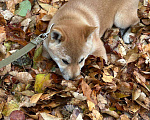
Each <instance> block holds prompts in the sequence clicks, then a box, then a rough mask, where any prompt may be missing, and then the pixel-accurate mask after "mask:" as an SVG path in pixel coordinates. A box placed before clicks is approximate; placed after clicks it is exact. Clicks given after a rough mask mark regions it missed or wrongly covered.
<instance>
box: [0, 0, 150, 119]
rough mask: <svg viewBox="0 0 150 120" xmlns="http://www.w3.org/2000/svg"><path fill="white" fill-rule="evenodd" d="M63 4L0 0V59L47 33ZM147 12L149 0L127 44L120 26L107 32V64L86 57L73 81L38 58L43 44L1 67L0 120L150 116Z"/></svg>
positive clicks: (144, 1)
mask: <svg viewBox="0 0 150 120" xmlns="http://www.w3.org/2000/svg"><path fill="white" fill-rule="evenodd" d="M66 2H67V1H65V0H40V1H35V0H29V1H28V0H0V60H2V59H4V58H6V57H8V56H10V55H11V54H13V53H14V52H15V51H16V50H18V49H20V48H22V47H23V46H25V45H26V44H28V43H29V42H30V40H32V39H34V38H35V37H36V36H38V35H39V34H41V33H44V32H46V29H47V25H48V22H49V21H50V19H51V18H52V17H53V15H54V14H55V12H56V11H57V10H58V9H59V8H60V7H61V6H62V5H63V4H65V3H66ZM93 2H94V1H93ZM149 11H150V1H149V0H140V3H139V10H138V14H139V18H140V19H141V22H140V23H139V24H137V25H135V26H133V27H132V32H133V33H135V36H130V37H131V39H132V40H133V42H132V43H131V44H128V45H127V44H124V42H123V40H122V38H121V37H120V35H119V34H120V33H119V29H118V28H113V29H110V30H108V31H107V32H106V33H105V35H104V36H103V41H104V43H105V47H106V50H107V53H108V61H109V62H108V64H107V65H106V64H105V63H104V62H103V60H102V59H101V58H99V57H94V56H89V58H88V59H87V60H86V63H85V66H84V67H83V69H82V76H79V77H78V79H76V80H73V81H68V80H64V79H63V78H62V77H61V75H59V69H58V67H57V65H56V64H55V62H54V61H52V60H47V59H45V58H43V57H42V56H41V53H42V45H38V46H37V47H36V48H35V49H33V50H31V51H30V52H29V53H28V54H26V55H24V56H22V57H21V58H19V59H17V60H16V61H14V62H13V63H11V64H9V65H7V66H6V67H4V68H0V119H5V120H9V119H10V120H34V119H38V120H53V119H54V120H62V119H64V120H69V119H70V120H102V119H104V120H114V119H118V120H130V119H132V120H142V119H144V120H149V119H150V113H149V111H150V12H149ZM89 12H90V11H89ZM127 19H128V18H127Z"/></svg>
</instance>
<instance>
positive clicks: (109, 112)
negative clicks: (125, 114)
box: [102, 109, 119, 118]
mask: <svg viewBox="0 0 150 120" xmlns="http://www.w3.org/2000/svg"><path fill="white" fill-rule="evenodd" d="M102 113H106V114H109V115H111V116H113V117H114V118H119V115H118V113H116V112H115V111H110V110H109V109H105V110H102Z"/></svg>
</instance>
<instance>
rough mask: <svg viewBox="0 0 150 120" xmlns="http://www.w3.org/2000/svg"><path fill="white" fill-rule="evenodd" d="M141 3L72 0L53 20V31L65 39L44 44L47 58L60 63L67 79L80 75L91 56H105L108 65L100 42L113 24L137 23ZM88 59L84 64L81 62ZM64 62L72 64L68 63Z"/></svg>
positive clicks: (124, 0) (119, 0) (122, 25)
mask: <svg viewBox="0 0 150 120" xmlns="http://www.w3.org/2000/svg"><path fill="white" fill-rule="evenodd" d="M138 2H139V1H138V0H94V1H92V0H70V1H69V2H68V3H66V4H65V5H64V6H62V7H61V8H60V9H59V10H58V11H57V13H56V14H55V15H54V17H53V18H52V20H51V21H50V24H49V27H48V28H50V26H51V24H53V23H54V26H53V27H52V30H51V32H53V31H56V32H57V33H59V34H60V36H61V39H60V40H59V41H55V40H52V39H51V34H50V35H49V37H48V39H46V40H45V41H44V44H43V50H44V51H43V56H45V57H47V58H49V57H52V58H53V60H54V61H55V62H56V63H57V64H58V66H59V68H60V70H61V72H62V75H63V77H64V78H65V79H73V78H75V77H77V76H78V75H79V74H80V70H81V68H82V67H83V65H84V61H85V59H86V58H87V57H88V55H95V56H101V57H102V58H103V59H104V60H105V61H106V62H107V55H106V51H105V48H104V45H103V42H102V41H101V40H100V38H101V36H102V35H103V33H104V32H105V31H106V29H108V28H111V27H112V25H113V24H115V25H116V26H117V27H120V28H127V27H129V26H131V25H133V24H136V23H137V22H138V21H139V19H138V17H137V8H138ZM82 58H84V60H83V62H81V63H80V64H79V61H80V60H81V59H82ZM62 59H65V60H67V62H68V63H69V64H67V65H66V64H64V62H63V61H62Z"/></svg>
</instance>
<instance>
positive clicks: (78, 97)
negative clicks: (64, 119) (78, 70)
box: [70, 91, 87, 101]
mask: <svg viewBox="0 0 150 120" xmlns="http://www.w3.org/2000/svg"><path fill="white" fill-rule="evenodd" d="M70 92H71V93H72V95H73V96H74V97H75V98H77V99H79V100H82V101H84V100H86V99H87V97H86V96H83V93H80V94H79V93H78V92H73V91H70Z"/></svg>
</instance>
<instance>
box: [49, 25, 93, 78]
mask: <svg viewBox="0 0 150 120" xmlns="http://www.w3.org/2000/svg"><path fill="white" fill-rule="evenodd" d="M95 29H96V27H91V26H88V25H82V24H67V25H65V24H63V25H62V24H61V25H54V26H53V28H52V29H51V32H50V34H49V37H48V39H47V40H48V42H47V51H48V53H49V54H50V56H51V58H52V59H53V60H54V61H55V62H56V63H57V65H58V66H59V68H60V71H61V73H62V75H63V77H64V78H65V79H66V80H72V79H74V78H76V77H77V76H78V75H79V74H80V70H81V68H82V67H83V65H84V62H85V59H86V58H87V57H88V55H89V54H90V53H91V49H92V37H93V33H94V30H95Z"/></svg>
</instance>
